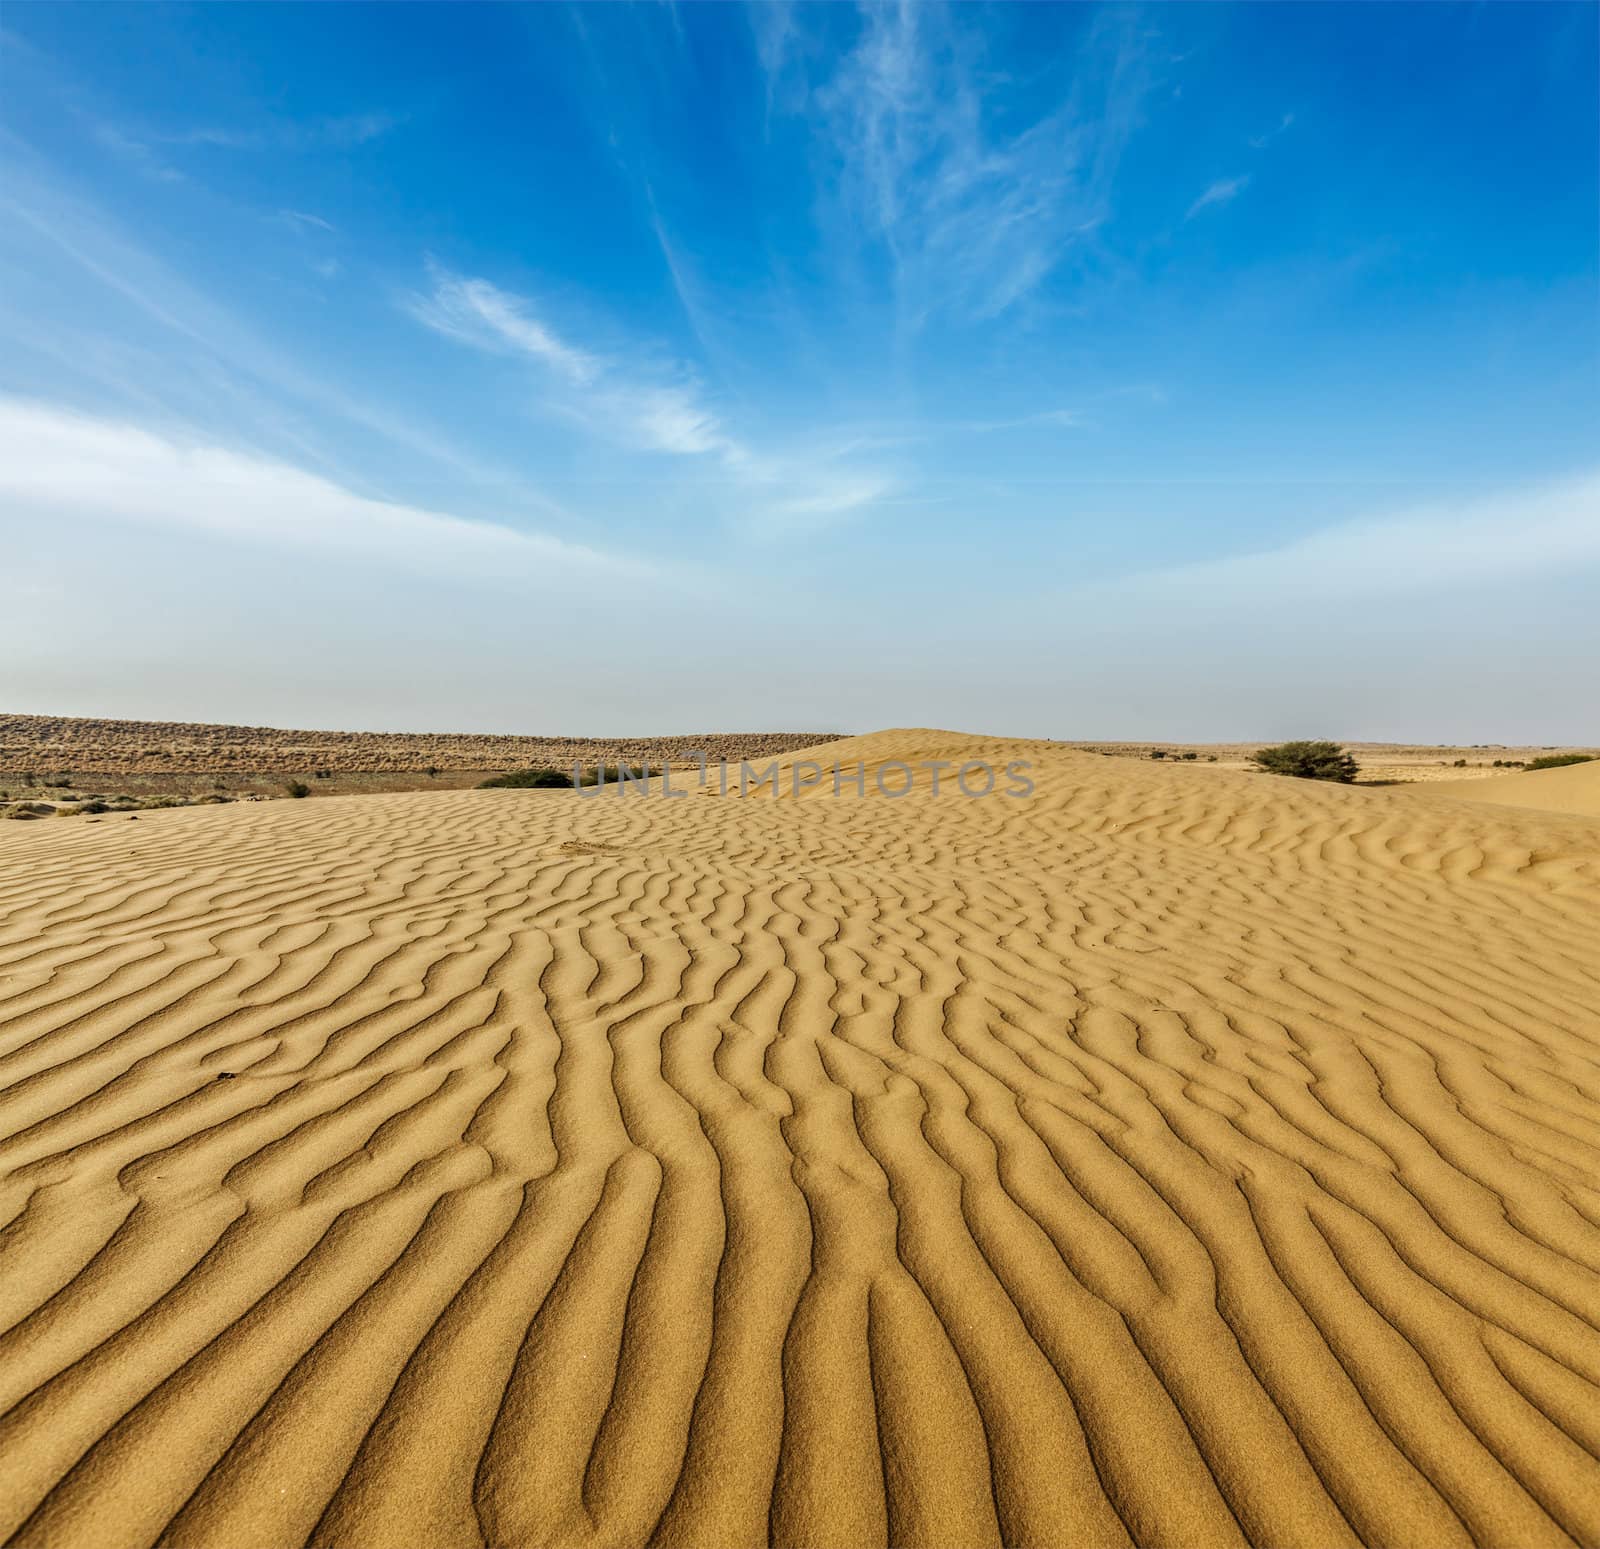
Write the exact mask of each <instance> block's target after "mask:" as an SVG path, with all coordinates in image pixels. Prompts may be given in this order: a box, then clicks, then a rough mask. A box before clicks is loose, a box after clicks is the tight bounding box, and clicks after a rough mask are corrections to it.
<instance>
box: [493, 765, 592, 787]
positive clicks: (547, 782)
mask: <svg viewBox="0 0 1600 1549" xmlns="http://www.w3.org/2000/svg"><path fill="white" fill-rule="evenodd" d="M478 789H479V790H480V791H558V790H571V789H572V776H571V774H570V773H568V772H567V771H566V770H563V769H513V770H511V771H510V772H509V773H507V774H501V775H491V776H490V777H489V778H488V779H487V780H480V781H479V782H478Z"/></svg>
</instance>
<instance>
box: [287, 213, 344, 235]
mask: <svg viewBox="0 0 1600 1549" xmlns="http://www.w3.org/2000/svg"><path fill="white" fill-rule="evenodd" d="M278 219H279V220H281V221H284V222H286V223H287V224H289V225H290V226H294V227H297V228H299V229H300V230H305V231H327V232H332V231H334V230H336V229H337V228H336V227H335V226H334V224H333V222H332V221H327V220H324V219H323V218H322V217H321V216H320V215H310V214H308V213H307V212H306V211H304V210H279V211H278Z"/></svg>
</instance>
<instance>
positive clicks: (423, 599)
mask: <svg viewBox="0 0 1600 1549" xmlns="http://www.w3.org/2000/svg"><path fill="white" fill-rule="evenodd" d="M1597 20H1600V9H1597V8H1596V7H1595V6H1593V5H1587V4H1572V5H1567V4H1559V5H1545V4H1539V3H1527V4H1510V3H1502V4H1489V5H1461V6H1457V5H1451V4H1425V5H1424V4H1418V5H1409V4H1394V5H1384V6H1361V5H1353V4H1335V5H1321V4H1302V5H1243V6H1238V7H1230V6H1223V5H1204V6H1199V5H1196V6H1165V7H1155V8H1149V9H1142V8H1135V7H1121V6H1118V7H1107V8H1096V7H1092V6H1088V5H1073V6H1053V5H1044V4H1038V5H1018V6H982V7H980V6H965V7H956V8H951V9H944V8H940V7H936V6H932V5H926V6H923V5H918V6H908V7H896V6H872V7H866V8H861V9H856V8H852V7H848V6H845V5H842V4H841V5H812V6H807V5H784V4H768V5H756V6H750V7H744V8H741V7H737V6H733V5H711V4H702V5H694V4H679V5H676V6H672V5H665V4H662V5H642V4H641V5H624V4H616V5H586V6H561V5H537V6H530V7H520V6H515V5H511V4H500V5H471V6H468V5H451V6H432V5H425V4H416V5H397V6H392V7H384V6H378V5H349V6H340V5H315V6H312V5H300V6H296V5H263V6H255V5H250V4H230V5H211V6H203V5H202V6H193V7H168V6H163V5H157V4H144V5H137V6H133V5H121V4H113V5H103V6H102V5H94V4H78V5H56V4H28V3H21V4H18V3H13V4H12V5H10V6H8V7H7V8H6V10H5V13H4V17H3V20H0V29H3V31H0V83H3V97H0V208H3V216H4V219H3V221H0V525H3V526H4V527H5V528H6V529H7V534H6V536H5V542H6V547H7V553H8V556H9V561H10V562H9V563H8V565H7V566H6V569H5V572H4V573H0V649H3V651H4V657H5V660H6V663H7V666H6V668H5V669H4V670H3V673H0V687H3V694H0V700H3V706H0V707H4V708H8V709H13V710H38V711H50V712H55V713H79V714H125V715H139V716H144V717H149V718H173V719H178V718H183V719H190V718H192V719H210V720H235V721H237V720H260V721H274V722H277V723H279V724H299V725H306V724H316V725H341V726H353V727H398V728H425V727H435V728H441V729H443V728H449V729H456V728H459V729H485V730H527V731H550V732H558V731H559V732H596V733H607V732H623V731H638V732H654V731H663V732H666V731H674V730H685V731H688V730H696V729H717V728H729V729H732V728H744V727H751V728H755V727H781V726H804V727H830V728H831V727H839V728H842V729H852V730H856V729H866V728H869V727H871V726H875V725H885V724H940V725H947V726H959V727H966V728H970V729H974V730H994V731H1000V732H1016V733H1023V734H1036V735H1047V736H1064V737H1077V736H1082V737H1113V736H1130V737H1134V736H1166V737H1172V738H1174V739H1176V738H1180V737H1191V738H1200V737H1215V738H1219V739H1221V738H1231V737H1236V736H1254V735H1276V734H1283V735H1288V734H1293V733H1320V732H1329V733H1333V734H1336V735H1343V736H1349V737H1358V736H1371V737H1403V738H1418V739H1436V740H1449V739H1457V738H1460V739H1464V740H1471V741H1488V740H1505V741H1511V740H1516V739H1521V738H1533V739H1537V740H1552V741H1553V740H1569V739H1574V740H1582V739H1584V738H1590V739H1592V738H1593V737H1594V736H1595V735H1596V734H1597V733H1596V730H1595V727H1594V724H1593V722H1592V720H1590V719H1589V717H1590V716H1591V715H1592V689H1591V688H1589V687H1588V686H1587V685H1588V680H1589V678H1590V676H1591V674H1592V663H1593V661H1594V660H1595V659H1600V624H1597V623H1596V617H1597V615H1600V610H1597V609H1595V608H1594V607H1593V601H1594V596H1595V591H1596V584H1597V582H1600V450H1597V438H1596V425H1597V423H1600V416H1597V411H1600V305H1597V298H1600V195H1597V188H1600V156H1597V142H1600V134H1597V127H1596V126H1597V121H1600V96H1597V60H1600V38H1597Z"/></svg>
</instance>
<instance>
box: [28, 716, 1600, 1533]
mask: <svg viewBox="0 0 1600 1549" xmlns="http://www.w3.org/2000/svg"><path fill="white" fill-rule="evenodd" d="M836 752H837V755H838V756H840V757H843V758H846V759H849V760H854V759H856V758H866V759H869V760H882V759H887V758H897V759H905V760H909V761H917V760H921V759H925V758H950V759H956V760H960V759H967V758H986V759H991V760H994V761H996V762H1002V763H1003V762H1005V761H1006V760H1007V759H1013V758H1017V759H1029V760H1031V761H1032V762H1033V765H1034V768H1033V770H1032V774H1033V778H1034V779H1035V781H1036V783H1037V791H1036V794H1035V795H1034V796H1033V797H1031V798H1030V799H1028V800H1023V801H1018V800H1010V799H1006V798H1003V797H1000V796H994V797H990V798H988V799H985V800H967V799H964V798H963V797H961V796H960V795H958V794H954V793H950V792H948V791H947V792H946V793H944V794H941V795H939V796H933V795H931V794H928V793H927V792H926V791H925V790H924V791H919V792H918V793H917V794H914V795H912V796H909V797H907V798H905V799H903V800H895V801H891V800H885V799H883V798H881V797H873V796H868V797H865V798H860V797H855V796H850V795H846V796H841V797H834V796H833V795H831V794H827V793H817V792H813V793H811V794H809V795H807V796H805V797H804V798H803V799H801V800H799V801H795V800H792V799H787V798H786V799H782V800H773V799H771V798H770V797H768V796H764V795H763V796H750V797H747V798H745V799H740V798H738V797H737V796H729V797H721V796H717V795H714V794H711V795H703V794H698V793H697V794H694V795H692V796H690V797H688V798H687V799H684V800H678V801H672V800H665V799H661V798H660V797H655V798H651V799H645V798H643V797H640V796H637V795H634V796H629V797H626V798H617V797H611V796H606V797H600V798H595V799H590V800H585V799H583V798H580V797H577V796H575V795H573V794H571V793H547V792H534V791H527V792H524V791H468V792H451V793H443V794H405V795H394V796H371V797H362V798H337V799H323V800H313V801H298V802H288V801H285V802H276V803H271V804H265V805H251V806H232V807H220V808H206V809H198V808H197V809H187V810H175V811H170V812H158V813H147V814H143V815H142V816H141V817H140V818H139V819H138V820H137V821H130V820H128V819H126V818H112V817H105V818H101V819H98V820H95V819H75V820H72V821H70V822H68V821H60V822H38V823H31V824H22V823H13V824H6V825H0V830H3V831H0V1223H4V1225H3V1230H0V1327H3V1328H4V1329H5V1330H7V1332H6V1333H5V1334H4V1335H3V1338H0V1416H3V1418H0V1537H4V1536H5V1535H6V1534H14V1535H15V1537H14V1542H16V1543H17V1544H23V1545H36V1546H49V1549H61V1546H80V1545H81V1546H85V1549H90V1546H92V1549H116V1546H124V1545H126V1546H134V1545H150V1544H153V1543H157V1542H160V1543H167V1544H185V1545H194V1546H197V1549H252V1546H258V1545H273V1546H276V1545H297V1544H302V1543H305V1542H307V1541H308V1540H309V1541H310V1542H313V1543H316V1544H326V1545H339V1546H351V1549H355V1546H370V1549H410V1546H434V1545H449V1546H454V1545H461V1546H464V1549H479V1546H482V1545H490V1546H494V1549H510V1546H522V1545H546V1544H547V1545H559V1546H573V1545H590V1544H593V1545H615V1546H630V1545H639V1544H645V1543H676V1544H689V1545H703V1546H707V1549H727V1546H733V1545H743V1544H761V1543H766V1542H769V1541H771V1542H775V1543H779V1544H784V1545H813V1544H816V1545H822V1544H826V1545H837V1546H840V1549H857V1546H863V1545H869V1544H885V1543H892V1544H894V1545H896V1546H902V1549H905V1546H913V1549H920V1546H926V1549H965V1546H976V1545H981V1544H995V1543H1000V1542H1004V1543H1006V1544H1010V1545H1019V1546H1030V1549H1031V1546H1051V1545H1063V1546H1067V1545H1070V1546H1074V1549H1078V1546H1099V1545H1108V1546H1109V1545H1117V1544H1126V1543H1129V1542H1133V1543H1138V1544H1144V1545H1152V1546H1160V1549H1187V1546H1197V1545H1210V1544H1238V1543H1242V1542H1249V1543H1253V1544H1259V1545H1267V1546H1272V1549H1285V1546H1306V1549H1327V1546H1333V1545H1339V1544H1351V1543H1358V1542H1360V1543H1366V1544H1372V1545H1385V1546H1389V1545H1410V1546H1417V1549H1441V1546H1447V1545H1463V1546H1465V1545H1471V1544H1478V1545H1487V1546H1505V1549H1532V1546H1539V1545H1557V1544H1569V1543H1571V1542H1572V1541H1574V1540H1576V1541H1578V1542H1580V1543H1584V1544H1595V1543H1600V1465H1597V1461H1596V1459H1597V1457H1600V1332H1597V1324H1600V821H1596V820H1595V819H1594V818H1592V817H1588V816H1584V815H1583V813H1582V811H1579V812H1576V813H1574V814H1573V815H1571V816H1560V815H1549V814H1539V813H1533V812H1519V811H1516V810H1513V809H1509V808H1494V807H1488V806H1484V805H1482V804H1479V803H1477V802H1474V801H1470V800H1468V799H1466V798H1465V797H1463V796H1461V795H1460V794H1459V793H1451V792H1446V791H1440V792H1437V793H1421V792H1403V791H1391V790H1352V789H1342V788H1330V787H1323V786H1315V785H1307V784H1303V783H1299V782H1293V781H1284V780H1278V779H1273V778H1271V777H1268V776H1259V775H1257V776H1251V775H1243V774H1239V775H1235V774H1231V773H1227V772H1222V771H1217V770H1214V769H1212V770H1202V769H1192V768H1191V769H1184V768H1169V767H1164V766H1160V765H1154V764H1145V763H1139V762H1136V761H1132V760H1119V759H1103V758H1096V757H1093V756H1091V755H1086V754H1077V753H1072V752H1067V751H1064V750H1062V749H1060V748H1059V747H1051V746H1049V745H1043V744H1000V743H995V742H992V741H984V740H980V739H970V738H958V737H955V736H952V735H950V734H943V733H917V732H899V733H884V734H882V735H880V736H876V737H870V738H861V739H854V740H852V741H850V742H847V743H843V744H839V745H837V748H836V749H835V748H830V749H828V750H827V752H826V753H825V755H823V756H825V757H827V758H832V757H833V756H835V753H836ZM1528 778H1537V777H1528ZM947 783H948V782H947ZM1567 783H1569V784H1573V783H1575V782H1571V781H1569V782H1567ZM1505 785H1506V787H1507V788H1509V786H1510V780H1509V779H1508V780H1507V781H1506V782H1505Z"/></svg>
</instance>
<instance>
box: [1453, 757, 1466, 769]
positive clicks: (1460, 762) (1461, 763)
mask: <svg viewBox="0 0 1600 1549" xmlns="http://www.w3.org/2000/svg"><path fill="white" fill-rule="evenodd" d="M1454 767H1455V768H1457V769H1465V768H1466V767H1467V761H1466V759H1464V758H1458V759H1457V760H1456V761H1455V765H1454Z"/></svg>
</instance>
